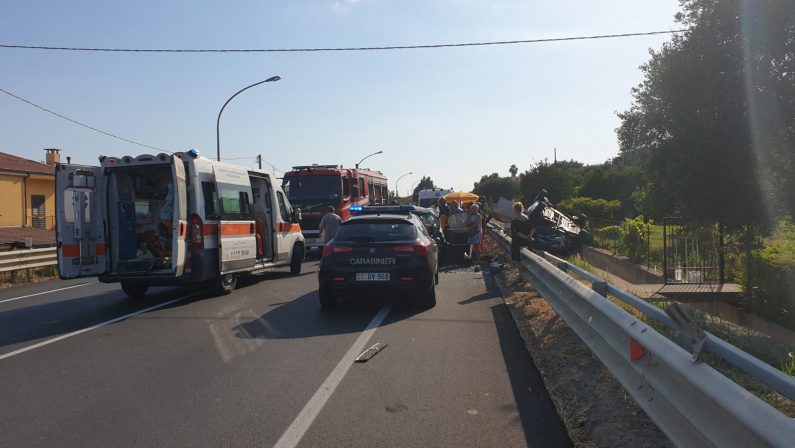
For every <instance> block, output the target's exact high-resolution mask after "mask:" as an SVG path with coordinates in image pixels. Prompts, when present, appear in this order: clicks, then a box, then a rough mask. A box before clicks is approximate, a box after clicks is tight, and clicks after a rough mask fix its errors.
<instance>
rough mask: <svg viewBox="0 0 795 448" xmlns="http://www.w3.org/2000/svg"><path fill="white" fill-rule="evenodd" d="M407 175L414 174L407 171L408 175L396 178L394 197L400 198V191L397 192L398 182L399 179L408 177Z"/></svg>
mask: <svg viewBox="0 0 795 448" xmlns="http://www.w3.org/2000/svg"><path fill="white" fill-rule="evenodd" d="M409 174H414V173H412V172H411V171H409V172H408V173H406V174H404V175H402V176H400V177H398V178H397V180H396V181H395V196H397V197H400V190H398V182H400V179H403V178H404V177H406V176H408V175H409Z"/></svg>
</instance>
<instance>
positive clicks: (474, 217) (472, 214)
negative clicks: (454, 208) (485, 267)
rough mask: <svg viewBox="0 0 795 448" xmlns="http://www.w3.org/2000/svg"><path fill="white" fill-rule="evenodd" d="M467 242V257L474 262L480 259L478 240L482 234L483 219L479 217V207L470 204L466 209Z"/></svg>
mask: <svg viewBox="0 0 795 448" xmlns="http://www.w3.org/2000/svg"><path fill="white" fill-rule="evenodd" d="M467 212H468V213H469V216H468V218H467V244H469V257H470V258H471V259H472V261H474V262H476V263H477V262H478V261H480V242H481V239H482V235H483V221H482V220H481V219H480V213H479V212H480V207H479V206H478V204H472V205H471V206H469V210H467Z"/></svg>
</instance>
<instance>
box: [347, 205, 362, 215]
mask: <svg viewBox="0 0 795 448" xmlns="http://www.w3.org/2000/svg"><path fill="white" fill-rule="evenodd" d="M348 210H350V211H351V213H353V212H361V211H362V210H364V207H362V206H361V205H351V207H350V208H349V209H348Z"/></svg>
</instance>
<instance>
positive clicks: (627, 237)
mask: <svg viewBox="0 0 795 448" xmlns="http://www.w3.org/2000/svg"><path fill="white" fill-rule="evenodd" d="M651 228H652V223H651V221H650V222H646V221H644V220H643V215H640V216H638V217H636V218H632V219H627V220H625V221H624V223H623V224H622V225H621V249H622V251H623V252H624V253H625V255H626V256H628V257H629V259H630V260H632V261H633V262H635V263H640V262H642V261H643V258H644V255H645V254H646V251H647V250H648V247H649V233H650V232H651Z"/></svg>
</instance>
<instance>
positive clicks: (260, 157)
mask: <svg viewBox="0 0 795 448" xmlns="http://www.w3.org/2000/svg"><path fill="white" fill-rule="evenodd" d="M257 164H258V165H259V169H262V154H257Z"/></svg>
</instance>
